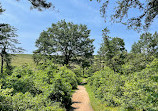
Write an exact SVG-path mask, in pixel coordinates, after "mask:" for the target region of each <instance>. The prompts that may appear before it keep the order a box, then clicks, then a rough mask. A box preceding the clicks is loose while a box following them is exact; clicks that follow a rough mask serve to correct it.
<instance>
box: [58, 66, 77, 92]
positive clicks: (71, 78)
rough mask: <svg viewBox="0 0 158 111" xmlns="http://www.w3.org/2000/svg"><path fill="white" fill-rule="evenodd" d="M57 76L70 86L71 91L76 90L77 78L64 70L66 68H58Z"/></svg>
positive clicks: (72, 73)
mask: <svg viewBox="0 0 158 111" xmlns="http://www.w3.org/2000/svg"><path fill="white" fill-rule="evenodd" d="M57 76H58V77H60V78H62V79H63V81H65V82H68V83H70V84H71V86H72V89H76V88H77V77H76V75H75V73H74V72H72V71H71V70H70V69H68V68H66V66H64V67H61V68H59V71H58V73H57Z"/></svg>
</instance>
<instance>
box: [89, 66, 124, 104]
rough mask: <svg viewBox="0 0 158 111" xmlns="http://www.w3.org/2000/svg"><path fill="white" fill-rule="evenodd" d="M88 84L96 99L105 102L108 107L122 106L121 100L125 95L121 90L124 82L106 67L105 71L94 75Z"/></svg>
mask: <svg viewBox="0 0 158 111" xmlns="http://www.w3.org/2000/svg"><path fill="white" fill-rule="evenodd" d="M88 84H89V86H91V88H92V89H93V90H94V93H95V96H96V98H99V99H100V100H102V101H103V102H105V103H106V105H107V106H118V105H120V104H121V103H120V100H119V98H120V97H121V96H122V94H123V92H122V90H121V86H123V81H121V76H120V75H119V74H117V73H114V71H113V70H111V69H110V68H108V67H106V68H105V69H104V70H101V71H98V72H96V73H94V75H93V76H92V77H91V78H90V79H89V80H88Z"/></svg>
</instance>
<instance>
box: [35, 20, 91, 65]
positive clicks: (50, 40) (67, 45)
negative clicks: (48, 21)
mask: <svg viewBox="0 0 158 111" xmlns="http://www.w3.org/2000/svg"><path fill="white" fill-rule="evenodd" d="M89 34H90V30H88V29H87V26H86V25H77V24H73V23H72V22H65V20H61V21H59V22H58V23H56V24H52V27H50V28H49V29H48V30H47V31H43V32H42V33H41V34H40V37H39V39H37V41H36V47H37V48H38V49H37V50H35V51H34V55H35V56H34V57H35V59H36V58H37V59H38V60H39V59H40V58H41V59H43V60H44V61H46V58H49V57H50V56H51V57H55V61H56V62H58V63H60V64H63V65H64V64H66V65H68V64H69V63H70V62H76V61H79V60H80V59H81V60H82V58H83V57H84V58H89V57H91V56H92V54H93V52H94V46H93V44H92V43H93V41H94V40H93V39H90V38H89ZM36 55H37V56H36ZM40 55H41V57H39V56H40ZM52 55H54V56H52ZM78 59H79V60H78ZM36 61H37V60H36Z"/></svg>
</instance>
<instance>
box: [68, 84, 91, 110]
mask: <svg viewBox="0 0 158 111" xmlns="http://www.w3.org/2000/svg"><path fill="white" fill-rule="evenodd" d="M72 102H73V104H72V105H71V107H72V109H71V111H93V109H92V107H91V105H90V100H89V96H88V93H87V91H86V89H85V87H84V86H82V85H79V86H78V90H76V91H75V93H74V94H73V95H72Z"/></svg>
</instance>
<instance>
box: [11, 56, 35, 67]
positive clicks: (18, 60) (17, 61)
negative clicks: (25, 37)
mask: <svg viewBox="0 0 158 111" xmlns="http://www.w3.org/2000/svg"><path fill="white" fill-rule="evenodd" d="M23 64H29V65H31V66H34V65H35V64H34V62H33V59H32V54H16V55H15V56H14V57H13V59H12V65H13V66H21V65H23Z"/></svg>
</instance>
